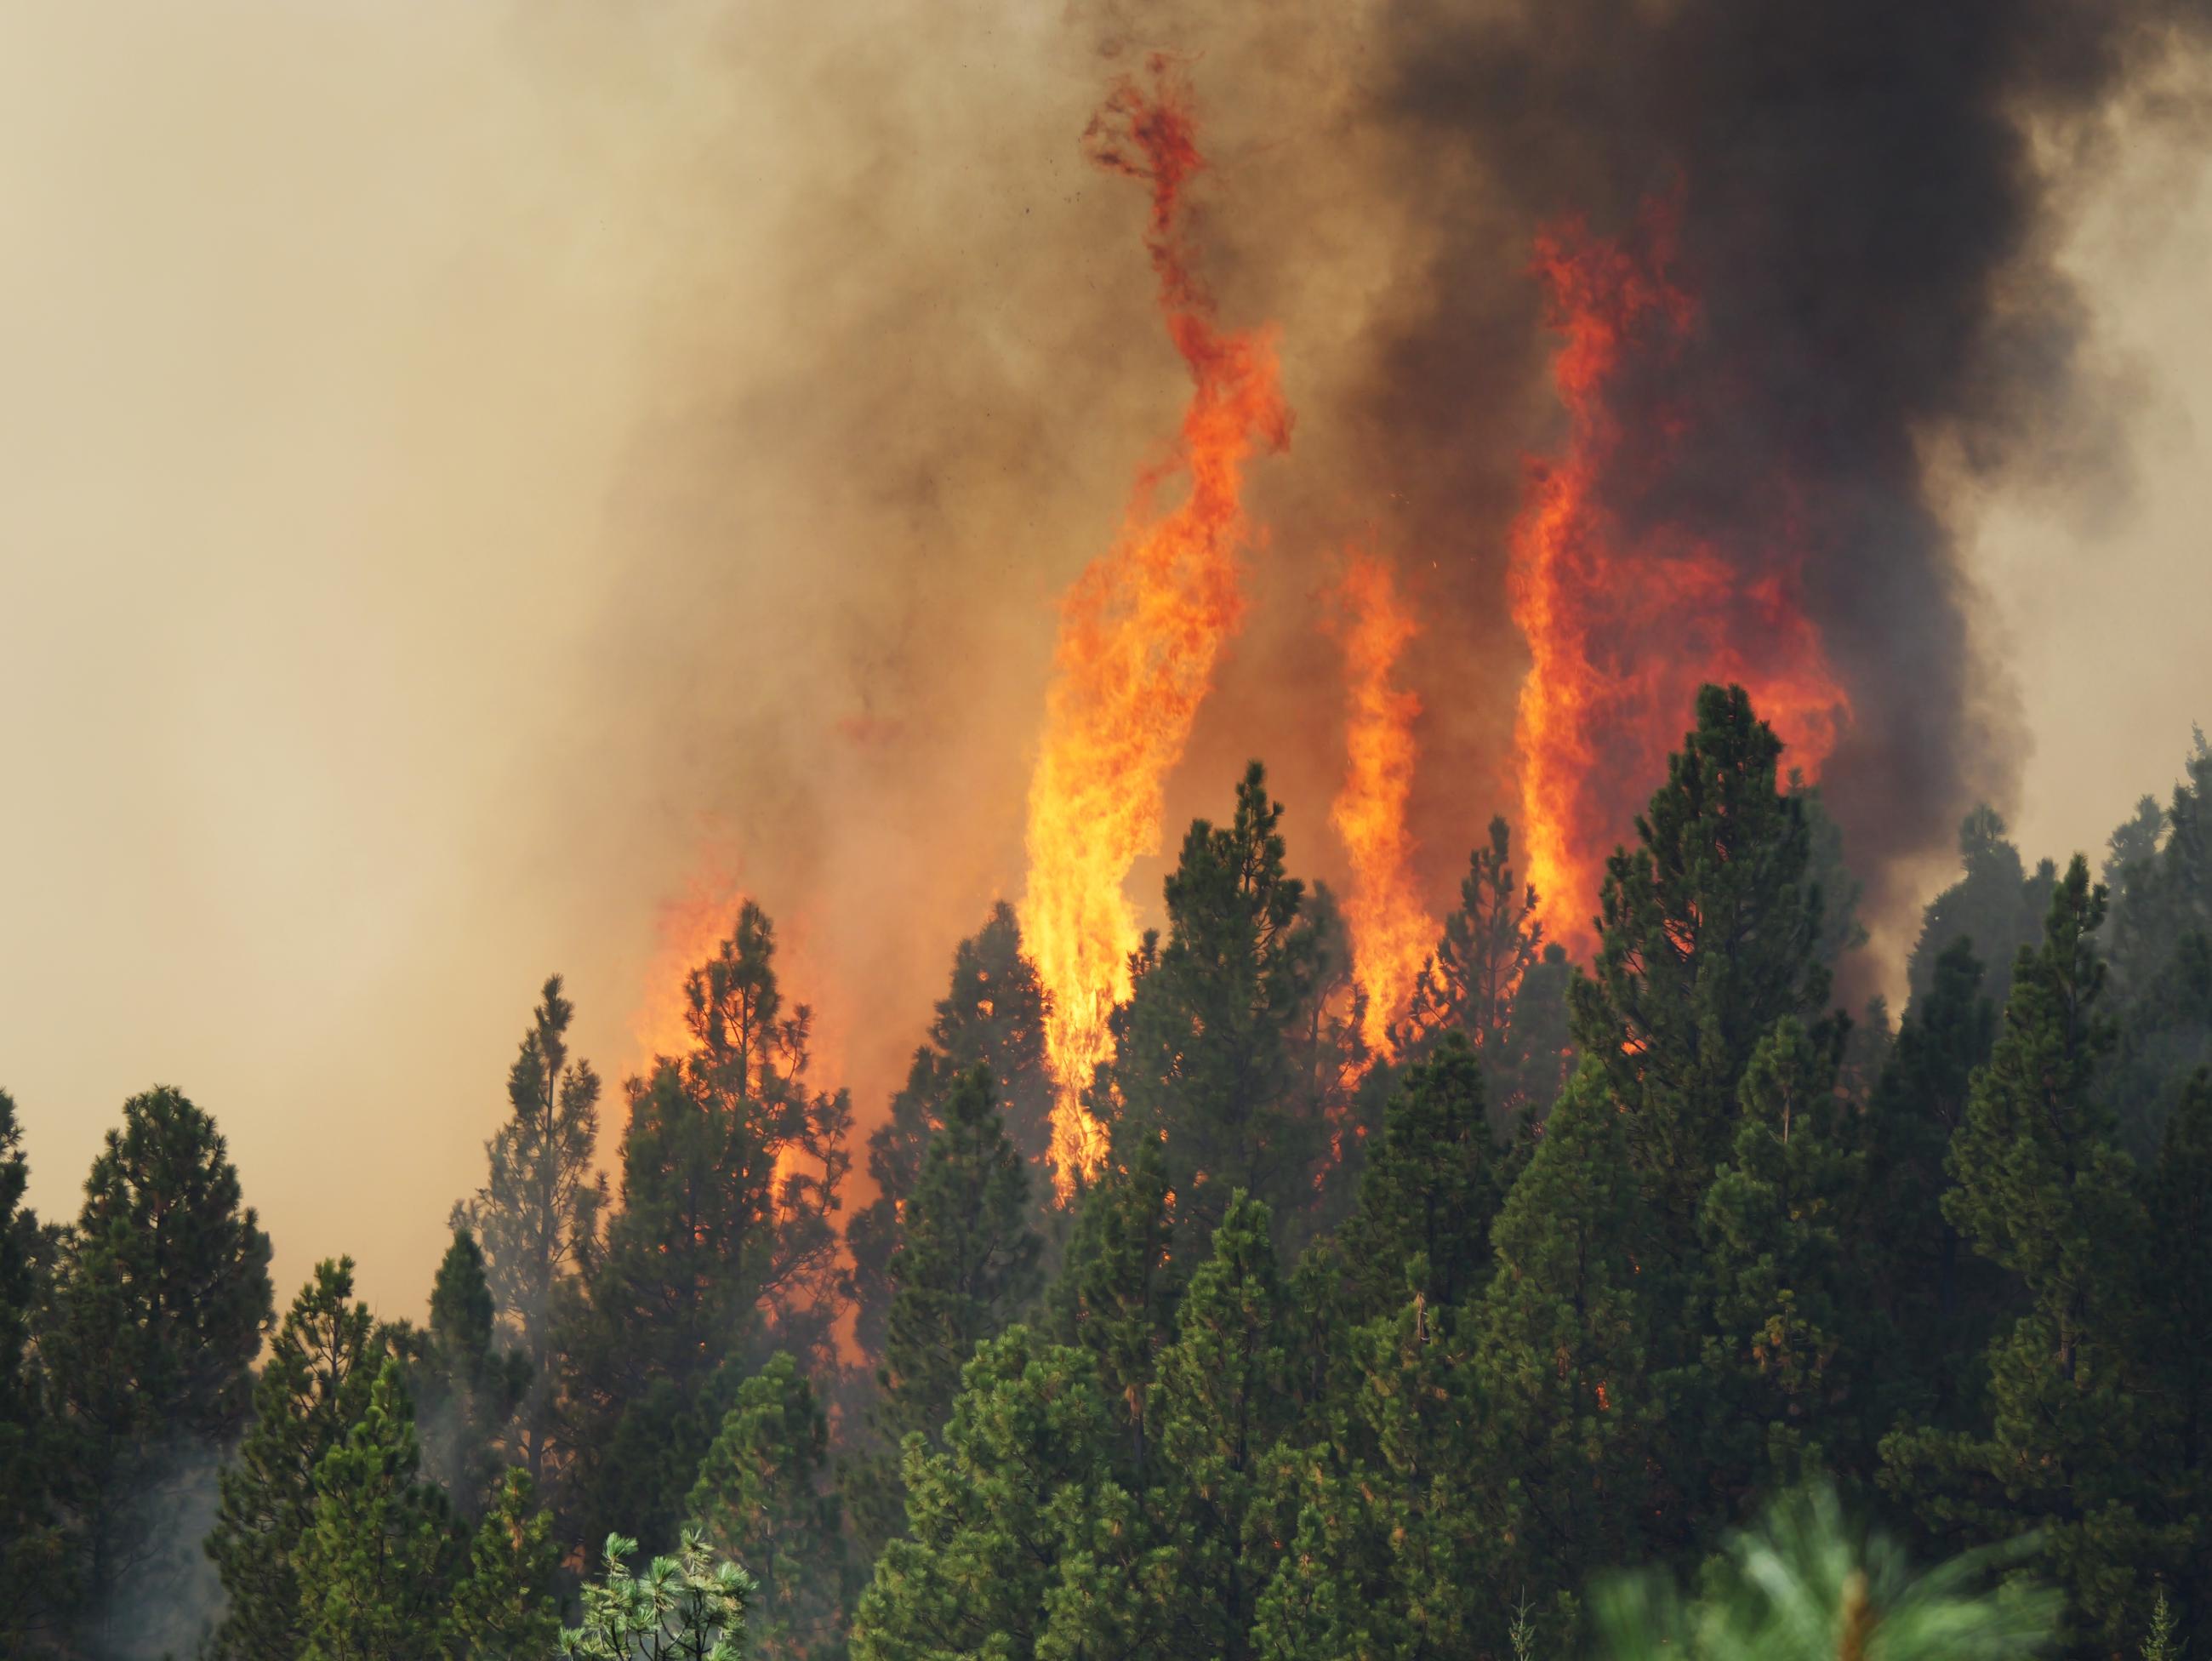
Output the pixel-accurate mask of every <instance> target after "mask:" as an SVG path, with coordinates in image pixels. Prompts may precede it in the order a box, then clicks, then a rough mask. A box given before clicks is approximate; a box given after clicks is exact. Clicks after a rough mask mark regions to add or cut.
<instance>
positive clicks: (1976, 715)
mask: <svg viewBox="0 0 2212 1661" xmlns="http://www.w3.org/2000/svg"><path fill="white" fill-rule="evenodd" d="M2207 15H2208V14H2207V12H2206V9H2204V8H2203V7H2202V6H2199V5H2188V4H2180V3H2175V4H2167V3H2162V0H2143V3H2093V4H2075V3H2064V0H2059V3H2039V0H1965V3H1959V4H1945V5H1940V6H1928V5H1923V4H1918V3H1914V0H1873V3H1867V0H1835V3H1828V0H1802V3H1791V4H1788V5H1761V4H1757V3H1745V0H1685V3H1668V4H1650V5H1627V4H1620V3H1593V0H1567V3H1564V4H1547V5H1544V6H1541V7H1528V8H1526V9H1506V10H1501V9H1494V8H1486V7H1480V8H1479V7H1468V6H1445V5H1433V6H1428V7H1420V8H1414V9H1411V10H1410V11H1408V12H1406V13H1402V14H1401V19H1400V22H1399V23H1398V24H1397V25H1396V26H1394V27H1393V28H1392V30H1391V32H1390V33H1391V39H1390V41H1389V51H1390V52H1391V62H1392V64H1393V65H1394V73H1393V76H1392V78H1391V81H1390V84H1389V87H1388V88H1387V91H1386V92H1385V94H1384V96H1383V100H1382V103H1381V106H1380V107H1381V108H1382V109H1383V111H1385V112H1387V113H1388V114H1389V116H1390V117H1391V118H1392V119H1395V120H1398V121H1401V122H1402V123H1404V124H1406V125H1407V128H1408V130H1409V131H1413V132H1417V133H1419V134H1420V135H1421V136H1422V137H1423V139H1424V140H1425V143H1426V144H1427V145H1428V146H1431V147H1433V149H1434V151H1435V153H1436V155H1437V158H1438V161H1439V163H1440V165H1439V167H1437V171H1436V173H1435V174H1433V175H1431V176H1432V177H1437V178H1441V179H1443V180H1446V181H1448V183H1447V186H1446V188H1444V189H1443V190H1431V191H1429V192H1425V195H1426V199H1427V200H1428V201H1430V202H1431V204H1433V207H1434V210H1435V212H1436V216H1437V218H1438V219H1439V220H1440V221H1442V222H1444V223H1446V224H1448V225H1450V226H1451V227H1453V228H1454V230H1453V234H1452V240H1449V242H1447V243H1446V244H1445V246H1443V248H1442V249H1441V250H1440V252H1439V258H1438V259H1437V261H1436V262H1435V264H1434V265H1432V266H1431V269H1430V273H1429V275H1430V279H1431V283H1432V301H1433V303H1432V304H1431V306H1430V307H1429V308H1428V309H1427V310H1426V311H1425V313H1413V314H1410V315H1408V316H1407V317H1405V318H1404V319H1402V320H1401V321H1400V322H1399V323H1398V325H1397V326H1396V327H1395V332H1394V334H1393V338H1392V339H1391V342H1390V350H1389V351H1388V352H1387V353H1386V354H1385V355H1383V356H1382V358H1381V359H1380V360H1379V367H1380V373H1379V374H1378V377H1377V381H1376V407H1377V410H1378V418H1379V419H1380V420H1381V421H1382V422H1383V424H1384V425H1385V426H1386V427H1387V428H1396V427H1400V426H1401V425H1402V426H1407V427H1411V428H1412V429H1414V430H1416V431H1418V432H1419V433H1420V434H1421V435H1422V436H1423V437H1424V439H1425V442H1423V443H1421V444H1420V445H1419V447H1417V448H1415V449H1414V450H1413V453H1414V454H1416V455H1418V456H1420V457H1423V458H1432V457H1436V456H1439V455H1449V454H1451V453H1455V452H1458V451H1461V450H1474V451H1486V452H1488V453H1490V454H1491V455H1492V457H1493V458H1494V457H1495V456H1496V455H1497V454H1498V453H1500V452H1503V451H1506V450H1510V449H1511V448H1512V447H1513V443H1512V441H1511V437H1510V436H1509V435H1505V434H1502V433H1501V431H1500V429H1499V426H1498V423H1497V421H1496V420H1495V419H1494V418H1493V417H1492V415H1491V414H1490V412H1489V411H1486V410H1484V409H1483V408H1482V407H1481V405H1480V403H1479V402H1476V401H1474V400H1464V401H1460V402H1456V403H1455V400H1454V399H1452V398H1451V397H1450V395H1449V390H1448V386H1447V385H1446V381H1447V380H1448V379H1457V378H1459V377H1460V376H1462V375H1463V374H1465V373H1466V369H1467V368H1468V366H1471V365H1479V366H1481V367H1483V368H1491V369H1495V368H1498V366H1499V365H1500V364H1504V363H1511V362H1513V358H1512V353H1513V351H1514V350H1515V348H1516V343H1517V344H1521V345H1522V347H1523V349H1524V350H1525V348H1526V345H1527V344H1528V342H1530V341H1531V340H1532V338H1533V334H1532V332H1531V331H1530V329H1529V327H1528V325H1529V323H1530V321H1531V319H1530V317H1529V315H1528V310H1527V308H1526V305H1525V303H1524V305H1523V306H1522V307H1516V306H1514V305H1513V304H1512V303H1511V301H1510V294H1511V293H1512V290H1511V289H1510V275H1511V261H1510V259H1504V258H1501V254H1502V253H1504V252H1506V251H1511V250H1517V249H1520V248H1523V247H1526V246H1528V240H1529V238H1530V235H1531V234H1532V232H1533V231H1534V228H1536V227H1538V226H1540V225H1541V224H1543V223H1546V222H1556V221H1558V220H1559V219H1560V218H1561V217H1562V216H1569V215H1582V216H1587V217H1588V219H1589V222H1590V223H1591V225H1592V227H1593V228H1594V229H1595V231H1597V232H1598V233H1599V234H1620V233H1623V232H1626V230H1627V228H1629V227H1630V225H1631V224H1632V222H1633V221H1634V220H1635V218H1636V216H1637V215H1638V211H1639V209H1640V208H1641V206H1642V205H1643V204H1646V203H1648V202H1650V201H1652V200H1654V199H1659V198H1668V197H1670V196H1671V197H1673V198H1674V199H1675V200H1677V201H1678V202H1679V204H1680V233H1679V254H1678V258H1677V261H1676V264H1675V267H1674V271H1675V274H1676V277H1677V280H1678V281H1679V282H1680V283H1681V285H1682V286H1683V287H1684V288H1685V289H1687V291H1688V292H1689V293H1690V295H1692V296H1694V297H1695V299H1696V301H1697V302H1698V304H1699V319H1698V323H1697V325H1696V326H1695V327H1694V328H1693V330H1692V336H1691V338H1690V339H1689V341H1688V342H1687V344H1686V345H1685V347H1684V348H1683V350H1681V351H1680V353H1678V354H1675V355H1674V356H1670V357H1669V358H1668V361H1667V362H1666V363H1665V364H1664V367H1663V373H1661V374H1654V375H1652V376H1651V377H1650V380H1649V382H1648V384H1647V385H1645V386H1642V387H1640V388H1632V390H1631V391H1630V392H1629V393H1628V395H1627V397H1626V400H1625V402H1626V407H1627V409H1628V411H1630V414H1631V419H1632V421H1633V420H1635V419H1637V418H1638V413H1637V412H1638V411H1640V412H1641V415H1640V418H1641V419H1642V420H1643V421H1644V422H1647V423H1650V426H1651V427H1652V428H1653V429H1655V430H1656V429H1658V428H1659V426H1660V425H1661V424H1662V423H1665V424H1666V425H1667V427H1668V430H1669V431H1670V432H1673V433H1674V434H1677V435H1680V439H1679V441H1678V442H1677V443H1676V444H1675V446H1674V448H1673V449H1672V450H1671V452H1670V461H1671V465H1670V466H1669V468H1668V472H1667V474H1666V476H1665V478H1663V479H1661V480H1658V481H1656V482H1655V481H1653V480H1650V479H1638V480H1633V481H1627V482H1626V484H1627V485H1628V486H1629V487H1632V491H1633V494H1631V493H1630V489H1628V488H1625V489H1624V490H1622V492H1621V494H1620V498H1619V499H1618V500H1616V501H1614V502H1612V503H1610V504H1609V505H1610V506H1611V507H1612V508H1613V510H1614V511H1615V512H1616V513H1617V514H1620V516H1621V518H1622V519H1623V520H1624V521H1626V523H1628V524H1629V525H1631V526H1643V525H1650V524H1653V523H1656V522H1664V523H1667V524H1669V525H1672V526H1676V527H1680V529H1682V530H1684V531H1686V532H1688V533H1689V534H1691V535H1692V536H1694V537H1697V538H1700V539H1704V540H1707V541H1710V543H1711V545H1714V546H1716V547H1717V548H1718V549H1719V550H1721V551H1723V552H1724V553H1726V554H1727V555H1728V556H1729V557H1730V558H1731V559H1732V560H1734V561H1735V563H1737V565H1738V566H1739V569H1741V570H1742V571H1743V573H1744V574H1745V578H1746V581H1750V580H1752V579H1753V578H1755V577H1756V576H1757V575H1759V573H1761V572H1762V571H1763V570H1764V569H1767V564H1768V562H1769V561H1770V559H1771V556H1772V551H1773V545H1774V544H1775V543H1776V542H1777V541H1778V540H1780V539H1782V538H1784V537H1785V536H1794V537H1795V538H1796V541H1797V543H1798V545H1799V546H1800V547H1802V551H1803V553H1804V556H1805V559H1804V566H1803V575H1804V581H1805V584H1806V603H1807V605H1808V609H1809V611H1811V613H1812V616H1813V618H1814V621H1815V622H1816V624H1818V625H1819V627H1820V630H1821V632H1822V634H1823V636H1824V637H1825V641H1826V648H1827V651H1828V654H1829V657H1830V659H1831V660H1832V662H1833V664H1834V665H1835V666H1836V667H1837V669H1838V672H1839V674H1840V676H1841V678H1843V680H1844V684H1845V685H1846V686H1847V688H1848V690H1849V691H1850V695H1851V698H1852V702H1853V706H1854V709H1855V715H1856V719H1855V721H1854V722H1853V723H1852V725H1851V726H1850V728H1849V729H1848V730H1847V732H1846V733H1845V734H1844V737H1843V739H1842V741H1841V743H1840V745H1839V746H1838V750H1837V751H1836V753H1835V755H1834V757H1833V758H1832V761H1831V763H1830V764H1829V766H1828V768H1827V778H1828V780H1829V782H1830V788H1829V791H1828V794H1829V797H1830V800H1831V803H1832V806H1833V807H1834V809H1835V810H1836V811H1837V812H1838V815H1839V817H1840V818H1842V819H1843V821H1844V825H1845V828H1846V832H1847V839H1848V843H1849V847H1850V852H1851V854H1852V855H1853V857H1854V859H1855V861H1857V863H1859V864H1860V865H1861V866H1862V867H1863V868H1864V870H1865V872H1866V874H1867V875H1868V876H1869V877H1870V878H1872V879H1875V880H1876V882H1877V884H1878V885H1880V886H1878V888H1877V891H1876V895H1875V901H1876V904H1878V905H1890V906H1894V905H1895V904H1896V903H1897V901H1898V900H1899V899H1900V898H1901V897H1905V895H1904V893H1903V892H1902V885H1901V881H1899V880H1888V881H1885V879H1903V878H1905V877H1906V876H1908V875H1909V874H1910V868H1911V867H1910V861H1911V859H1912V857H1913V856H1915V855H1921V854H1923V853H1924V852H1925V851H1926V850H1928V849H1930V848H1931V847H1940V846H1942V845H1944V844H1947V843H1948V838H1949V836H1950V832H1951V829H1952V826H1953V824H1954V823H1955V821H1956V818H1957V817H1958V815H1959V814H1960V812H1961V811H1962V810H1963V809H1964V807H1965V806H1966V805H1968V804H1969V802H1970V801H1971V800H1973V799H1974V798H1976V797H1977V796H1981V795H1993V796H1996V797H2000V798H2002V797H2003V796H2004V795H2006V794H2008V791H2009V789H2010V788H2011V785H2012V782H2013V775H2014V769H2015V764H2016V762H2017V759H2018V755H2019V735H2018V734H2017V733H2015V731H2013V730H2012V728H2011V726H2010V723H2009V721H2008V706H2007V697H2006V693H2005V689H2004V686H2003V684H2002V677H2001V676H1993V675H1992V674H1991V672H1990V666H1988V665H1986V664H1985V663H1984V662H1983V661H1981V660H1980V658H1979V656H1978V642H1977V640H1976V637H1975V636H1974V633H1973V631H1972V628H1971V626H1970V612H1971V611H1972V605H1973V596H1972V593H1971V590H1970V587H1969V585H1968V583H1967V581H1966V576H1965V575H1964V573H1963V572H1962V570H1961V569H1960V560H1959V558H1958V556H1957V553H1956V549H1955V544H1954V528H1955V527H1954V521H1953V520H1952V519H1951V518H1950V517H1949V516H1948V509H1949V508H1950V506H1951V504H1950V503H1949V502H1947V500H1946V498H1945V496H1944V493H1943V492H1942V490H1941V489H1939V488H1938V485H1937V484H1936V482H1935V481H1936V479H1937V478H1938V477H1939V475H1941V474H1943V473H1946V472H1948V473H1949V474H1950V475H1951V476H1952V477H1954V478H1955V477H1957V475H1958V474H1959V473H1960V472H1965V473H1968V474H1973V473H1980V474H1987V473H1989V472H1992V471H1997V470H2005V469H2015V468H2021V467H2027V468H2032V469H2033V470H2035V471H2036V472H2039V473H2044V474H2046V475H2047V474H2049V473H2051V472H2052V471H2054V470H2056V471H2058V472H2075V473H2076V474H2078V475H2083V476H2087V477H2084V478H2082V480H2081V482H2083V483H2086V484H2090V485H2092V486H2093V488H2099V489H2104V488H2109V486H2110V484H2111V478H2110V470H2111V469H2112V468H2113V467H2114V466H2116V465H2118V464H2119V451H2118V439H2119V437H2120V435H2119V434H2118V431H2117V429H2115V427H2114V426H2113V425H2112V423H2111V422H2110V421H2109V420H2108V419H2107V417H2108V416H2109V414H2110V409H2109V405H2108V401H2107V398H2106V393H2107V392H2108V390H2109V389H2108V388H2107V387H2106V386H2103V385H2101V384H2100V381H2099V380H2098V377H2097V375H2096V373H2095V372H2094V371H2093V369H2092V368H2090V366H2089V365H2088V364H2087V362H2086V361H2085V356H2084V352H2083V339H2084V334H2083V326H2084V308H2083V307H2082V305H2081V301H2080V299H2079V297H2078V296H2077V295H2076V294H2075V291H2074V289H2072V288H2071V287H2070V286H2069V283H2067V281H2066V280H2065V279H2064V278H2063V277H2062V276H2061V275H2060V273H2059V271H2058V270H2057V267H2056V266H2055V265H2054V264H2053V261H2052V254H2053V252H2054V247H2055V245H2056V240H2057V234H2058V232H2059V229H2060V223H2059V221H2058V219H2057V216H2056V215H2055V214H2054V212H2053V207H2054V204H2055V203H2057V202H2058V201H2060V200H2062V199H2063V192H2064V191H2065V190H2066V189H2067V187H2069V186H2071V185H2072V184H2073V183H2075V180H2076V179H2077V178H2078V177H2079V175H2080V172H2081V167H2082V165H2083V164H2084V163H2085V162H2092V161H2093V160H2094V156H2095V152H2096V148H2097V138H2098V136H2099V128H2100V122H2101V121H2102V120H2103V119H2105V118H2106V117H2107V116H2108V115H2109V114H2110V113H2112V110H2113V109H2114V107H2115V105H2116V103H2117V102H2118V101H2119V100H2123V99H2124V97H2125V96H2126V95H2127V94H2129V93H2130V90H2131V89H2132V88H2135V87H2136V84H2137V83H2138V81H2139V79H2140V78H2142V77H2144V76H2151V75H2154V74H2157V73H2159V72H2162V71H2165V70H2168V69H2170V68H2171V66H2172V56H2173V54H2174V52H2176V50H2177V48H2178V47H2179V46H2182V45H2184V44H2185V42H2186V39H2187V37H2188V36H2190V35H2191V34H2193V33H2197V32H2200V31H2201V29H2202V27H2203V25H2204V23H2205V22H2206V21H2207ZM2191 44H2193V43H2191ZM1468 173H1472V174H1473V175H1474V177H1475V179H1477V180H1479V188H1476V189H1466V188H1463V187H1462V186H1459V185H1458V183H1457V181H1458V180H1460V179H1462V177H1463V176H1464V175H1465V174H1468ZM1501 279H1506V280H1507V283H1506V286H1504V287H1501ZM1431 365H1434V366H1439V368H1437V369H1436V370H1431V368H1428V367H1426V366H1431ZM1501 440H1504V441H1502V442H1501ZM1408 489H1409V491H1410V492H1411V493H1412V494H1413V495H1414V496H1416V498H1417V500H1418V501H1419V504H1420V511H1421V512H1422V513H1423V514H1425V516H1427V517H1429V518H1431V520H1433V521H1435V522H1438V523H1441V524H1443V525H1450V524H1453V523H1457V524H1459V525H1460V526H1462V527H1463V529H1464V530H1466V531H1468V532H1474V534H1476V535H1478V536H1479V535H1482V534H1484V533H1485V532H1490V531H1492V530H1493V529H1494V527H1495V526H1496V523H1497V520H1496V510H1497V505H1498V490H1497V480H1496V478H1495V476H1494V474H1493V473H1491V472H1483V473H1481V474H1480V475H1478V477H1477V481H1476V488H1474V490H1466V489H1463V488H1462V487H1461V486H1460V485H1459V484H1458V483H1457V481H1455V480H1453V479H1452V478H1449V475H1443V474H1441V473H1431V474H1430V475H1429V477H1428V478H1426V479H1425V480H1424V479H1418V478H1417V479H1416V480H1415V481H1413V482H1412V483H1411V484H1409V486H1408ZM1785 526H1786V527H1787V528H1785ZM1490 575H1491V574H1490V572H1489V571H1488V570H1485V571H1483V572H1481V573H1480V575H1479V577H1478V580H1477V582H1476V584H1475V585H1474V592H1473V593H1472V594H1471V596H1470V599H1471V603H1472V604H1473V605H1475V606H1477V607H1480V606H1481V605H1485V604H1488V603H1491V602H1490V600H1489V598H1488V595H1487V594H1486V593H1485V592H1484V589H1485V587H1486V582H1487V579H1488V578H1489V576H1490Z"/></svg>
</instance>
